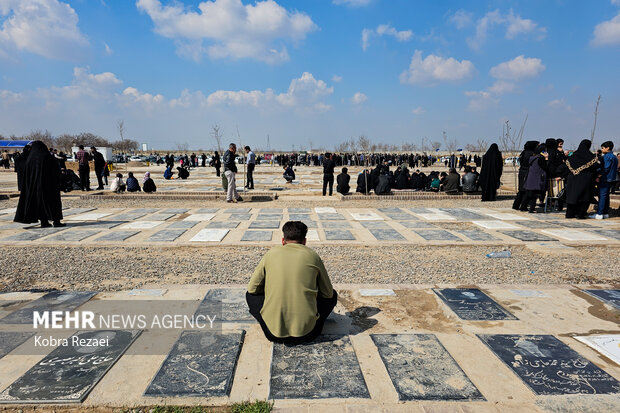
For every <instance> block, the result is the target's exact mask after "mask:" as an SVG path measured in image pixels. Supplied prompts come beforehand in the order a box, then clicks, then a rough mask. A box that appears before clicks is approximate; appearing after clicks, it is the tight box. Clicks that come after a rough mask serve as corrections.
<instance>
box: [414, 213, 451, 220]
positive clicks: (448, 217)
mask: <svg viewBox="0 0 620 413" xmlns="http://www.w3.org/2000/svg"><path fill="white" fill-rule="evenodd" d="M418 215H419V216H421V217H422V218H424V219H425V220H427V221H456V218H454V217H453V216H452V215H448V214H444V213H441V214H418Z"/></svg>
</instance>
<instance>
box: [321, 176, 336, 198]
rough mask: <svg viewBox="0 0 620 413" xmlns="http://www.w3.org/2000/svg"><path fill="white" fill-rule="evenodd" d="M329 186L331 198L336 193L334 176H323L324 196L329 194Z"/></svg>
mask: <svg viewBox="0 0 620 413" xmlns="http://www.w3.org/2000/svg"><path fill="white" fill-rule="evenodd" d="M327 185H329V196H332V193H333V192H334V174H323V196H325V194H326V193H327Z"/></svg>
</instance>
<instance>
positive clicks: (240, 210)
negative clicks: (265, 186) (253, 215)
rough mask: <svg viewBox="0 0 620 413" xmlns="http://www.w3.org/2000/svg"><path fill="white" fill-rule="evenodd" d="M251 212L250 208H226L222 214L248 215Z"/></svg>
mask: <svg viewBox="0 0 620 413" xmlns="http://www.w3.org/2000/svg"><path fill="white" fill-rule="evenodd" d="M251 210H252V208H228V209H225V210H224V211H223V212H224V213H225V214H248V213H249V212H250V211H251Z"/></svg>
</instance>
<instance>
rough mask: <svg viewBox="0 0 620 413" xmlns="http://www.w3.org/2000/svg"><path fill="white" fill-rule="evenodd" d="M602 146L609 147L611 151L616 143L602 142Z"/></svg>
mask: <svg viewBox="0 0 620 413" xmlns="http://www.w3.org/2000/svg"><path fill="white" fill-rule="evenodd" d="M601 148H609V150H610V151H613V150H614V143H613V142H612V141H607V142H603V143H601Z"/></svg>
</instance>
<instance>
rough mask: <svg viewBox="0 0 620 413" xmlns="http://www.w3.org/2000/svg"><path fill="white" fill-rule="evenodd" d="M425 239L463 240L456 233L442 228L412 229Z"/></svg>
mask: <svg viewBox="0 0 620 413" xmlns="http://www.w3.org/2000/svg"><path fill="white" fill-rule="evenodd" d="M413 232H415V233H416V234H418V235H419V236H421V237H422V238H424V239H425V240H427V241H457V242H461V241H463V240H462V239H460V238H459V237H457V236H456V235H454V234H452V233H451V232H448V231H446V230H443V229H437V230H416V231H413Z"/></svg>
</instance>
